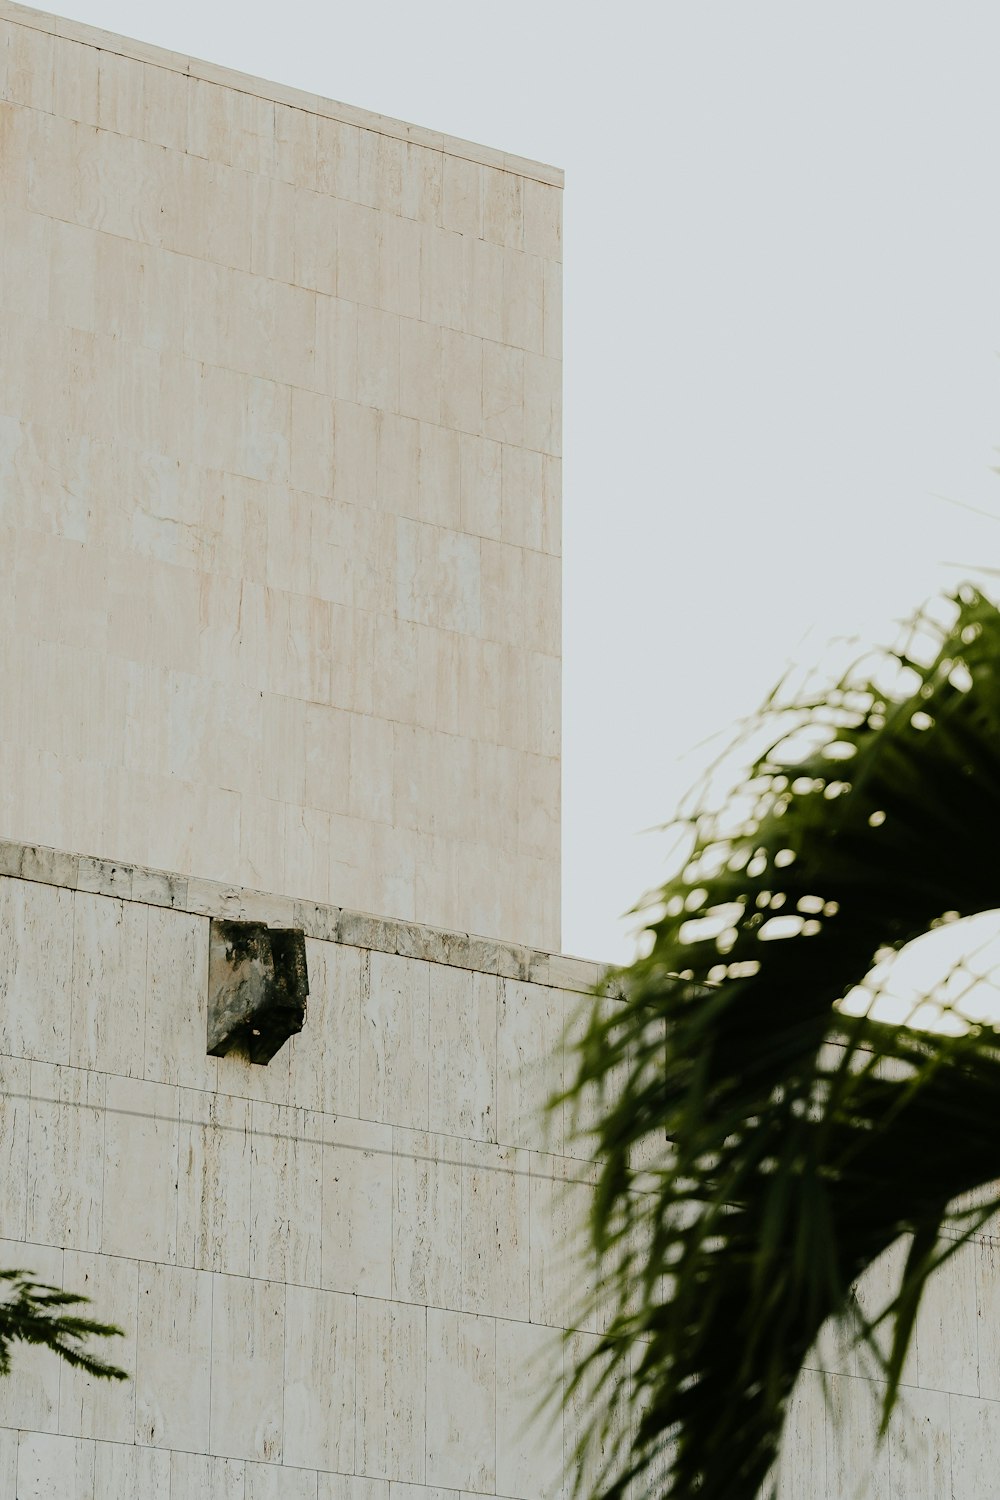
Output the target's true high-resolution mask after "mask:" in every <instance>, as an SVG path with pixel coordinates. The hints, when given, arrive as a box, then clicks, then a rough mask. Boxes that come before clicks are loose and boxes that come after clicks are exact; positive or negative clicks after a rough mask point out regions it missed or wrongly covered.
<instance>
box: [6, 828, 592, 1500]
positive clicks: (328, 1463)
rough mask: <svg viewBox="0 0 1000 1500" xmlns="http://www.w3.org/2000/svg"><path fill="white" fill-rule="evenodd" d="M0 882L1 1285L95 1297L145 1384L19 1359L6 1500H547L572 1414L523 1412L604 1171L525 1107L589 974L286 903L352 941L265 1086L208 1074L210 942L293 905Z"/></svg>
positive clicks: (560, 1479)
mask: <svg viewBox="0 0 1000 1500" xmlns="http://www.w3.org/2000/svg"><path fill="white" fill-rule="evenodd" d="M0 870H7V871H13V872H15V873H13V874H0V1265H2V1266H9V1265H19V1266H27V1267H29V1268H30V1269H32V1270H33V1271H34V1272H35V1273H36V1274H37V1275H38V1276H39V1277H41V1278H44V1279H47V1280H49V1281H50V1282H52V1283H54V1284H56V1285H65V1286H66V1287H67V1288H71V1289H73V1290H75V1291H83V1292H85V1293H87V1294H88V1295H89V1296H91V1297H92V1298H93V1300H94V1305H95V1309H96V1311H97V1312H98V1313H99V1314H100V1315H101V1316H102V1317H105V1318H107V1319H109V1320H113V1321H115V1322H117V1323H118V1324H119V1325H120V1326H121V1327H122V1328H123V1330H124V1331H125V1338H124V1340H122V1341H121V1342H120V1344H119V1345H118V1346H117V1348H116V1350H115V1357H116V1358H117V1359H118V1360H119V1362H120V1363H121V1364H122V1365H123V1366H125V1367H126V1368H127V1369H128V1371H129V1373H130V1375H131V1376H132V1379H130V1380H129V1381H128V1382H127V1383H123V1384H120V1385H105V1384H100V1383H95V1382H94V1381H92V1380H91V1379H89V1378H88V1377H85V1376H81V1375H79V1374H78V1373H75V1372H73V1371H71V1370H70V1369H69V1368H67V1367H63V1366H61V1364H60V1362H59V1361H58V1360H56V1359H55V1358H54V1356H52V1355H49V1354H47V1353H38V1352H37V1351H36V1352H32V1351H30V1350H28V1351H25V1350H23V1349H19V1350H18V1352H17V1356H16V1375H15V1377H14V1378H12V1379H9V1380H3V1381H0V1495H2V1496H3V1497H5V1500H6V1497H11V1500H12V1497H13V1496H15V1495H17V1496H18V1497H20V1500H33V1497H37V1500H42V1497H44V1500H445V1497H446V1494H452V1495H454V1496H456V1497H457V1495H458V1494H459V1493H460V1492H461V1493H464V1494H468V1495H470V1496H472V1495H490V1496H493V1495H500V1496H509V1497H515V1500H557V1497H562V1496H564V1495H566V1487H565V1482H564V1474H565V1467H566V1457H567V1455H568V1453H569V1452H570V1451H571V1449H572V1446H573V1443H574V1441H575V1439H576V1436H577V1434H578V1431H579V1425H578V1424H579V1423H580V1422H583V1421H586V1420H587V1416H588V1414H587V1411H586V1409H585V1407H584V1406H582V1405H580V1406H579V1407H574V1408H573V1409H571V1410H570V1411H567V1412H566V1413H565V1415H564V1414H563V1413H562V1412H561V1411H560V1410H559V1409H558V1408H555V1409H554V1410H552V1411H550V1412H549V1413H548V1415H547V1417H546V1418H545V1420H544V1421H542V1422H541V1423H533V1422H532V1421H531V1417H532V1413H533V1410H534V1407H535V1403H536V1401H537V1399H538V1397H539V1395H540V1393H541V1392H542V1391H543V1390H544V1389H545V1388H547V1387H549V1386H551V1387H555V1388H558V1387H559V1385H560V1383H561V1381H562V1379H563V1378H564V1376H563V1374H562V1362H563V1359H564V1350H563V1346H562V1340H561V1336H560V1330H561V1329H563V1328H565V1327H566V1326H567V1325H568V1324H569V1323H570V1321H571V1319H572V1316H573V1310H574V1308H575V1307H576V1305H577V1301H576V1299H577V1296H578V1294H579V1292H580V1290H581V1286H580V1276H579V1271H578V1270H577V1268H576V1263H575V1261H574V1257H573V1247H574V1243H575V1236H576V1233H577V1230H578V1228H579V1226H580V1224H581V1222H582V1218H583V1215H584V1213H585V1211H586V1207H587V1204H588V1201H589V1195H590V1193H591V1191H592V1188H591V1183H592V1172H593V1169H592V1167H591V1166H590V1165H589V1164H588V1163H587V1162H586V1161H585V1160H584V1159H582V1157H581V1156H576V1155H574V1154H573V1153H574V1151H575V1150H578V1149H579V1147H578V1146H576V1145H574V1143H573V1142H571V1141H569V1140H568V1139H567V1134H566V1130H565V1126H564V1122H563V1121H562V1120H561V1119H560V1118H559V1117H558V1116H557V1117H555V1118H554V1119H553V1120H552V1121H551V1128H550V1129H549V1130H546V1128H545V1126H544V1124H543V1121H542V1118H541V1115H540V1106H541V1104H542V1103H543V1102H544V1100H545V1098H546V1097H547V1095H548V1092H549V1090H550V1089H551V1088H552V1087H553V1086H554V1085H555V1084H557V1083H558V1081H559V1079H560V1076H561V1070H562V1066H563V1063H562V1057H563V1028H564V1025H565V1023H566V1021H567V1019H568V1018H569V1017H570V1016H571V1015H572V1013H573V1011H574V1010H575V1008H576V1007H577V1006H578V1005H579V1004H580V996H579V994H578V993H577V992H576V989H578V988H580V987H584V986H588V985H590V984H591V983H593V982H595V981H596V978H597V971H596V969H595V967H594V966H593V965H587V964H580V963H577V962H574V961H569V960H563V959H560V958H558V957H551V956H549V955H546V954H543V953H539V952H530V951H528V950H524V949H515V948H512V947H510V946H508V945H504V944H496V943H494V944H488V943H475V942H472V943H470V942H469V941H468V940H466V939H463V938H461V937H459V936H453V937H450V938H449V935H448V934H444V933H435V932H433V931H430V930H421V929H418V928H414V927H411V926H407V925H406V924H394V923H391V922H377V921H371V920H370V919H367V918H364V917H359V916H357V915H355V914H352V913H348V912H337V911H332V910H330V909H328V908H323V907H316V906H314V907H312V909H311V911H310V910H309V909H307V908H306V907H304V906H300V907H299V908H298V909H297V911H296V912H295V913H294V915H295V916H297V918H298V919H299V920H300V921H302V922H304V923H305V925H306V930H307V933H309V934H317V933H319V934H326V933H330V934H336V933H343V934H345V935H346V936H352V935H353V937H354V941H342V940H337V939H336V938H334V937H330V936H313V935H309V936H308V937H307V956H308V966H309V977H310V986H311V989H310V996H309V1009H308V1016H307V1020H306V1025H305V1028H304V1030H303V1031H302V1032H301V1034H300V1035H298V1036H296V1037H295V1038H294V1039H293V1040H292V1041H291V1042H290V1043H288V1044H287V1045H286V1046H285V1047H284V1048H283V1049H282V1050H281V1051H280V1052H279V1053H278V1054H277V1056H276V1057H275V1058H274V1059H273V1060H272V1062H271V1063H270V1064H269V1065H268V1066H267V1067H254V1066H252V1065H250V1064H248V1063H245V1062H241V1061H240V1060H238V1059H237V1058H234V1057H227V1058H219V1059H216V1058H211V1057H208V1056H206V1050H205V1047H206V1000H207V955H208V929H209V917H210V915H212V914H214V915H227V916H234V915H239V914H240V913H243V914H250V915H253V916H254V917H256V918H258V919H262V920H272V921H278V922H286V921H287V920H288V918H289V912H288V905H287V902H286V901H285V900H284V898H281V897H273V898H270V897H267V896H261V895H258V894H255V893H252V892H234V891H232V890H231V889H230V888H228V887H225V886H221V885H213V884H212V883H210V882H207V881H191V882H187V881H185V880H184V879H183V878H177V877H172V876H163V875H159V874H157V873H156V872H151V871H148V870H134V869H131V868H128V867H122V866H111V865H101V864H99V863H98V862H96V861H94V860H80V859H79V858H77V857H75V856H56V855H52V854H51V853H50V852H48V851H44V850H43V851H39V850H36V849H29V850H22V849H20V848H18V847H17V846H15V845H12V844H6V845H3V844H0ZM28 875H30V876H31V877H32V878H27V876H28ZM445 945H447V957H448V959H449V961H448V962H443V961H440V960H439V959H431V958H427V957H418V956H413V953H414V951H419V952H423V953H427V954H431V953H437V954H444V953H445V952H446V947H445ZM399 950H409V951H399ZM529 975H534V976H535V977H534V978H530V977H529ZM515 976H520V977H515ZM574 987H575V988H574ZM588 1336H591V1337H592V1336H593V1334H592V1333H591V1334H590V1335H588V1334H587V1333H581V1334H580V1335H578V1338H579V1339H581V1340H582V1339H586V1338H587V1337H588ZM565 1354H566V1357H567V1358H568V1359H569V1360H570V1362H571V1361H572V1349H569V1350H567V1351H565Z"/></svg>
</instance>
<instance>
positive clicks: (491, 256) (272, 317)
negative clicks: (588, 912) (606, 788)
mask: <svg viewBox="0 0 1000 1500" xmlns="http://www.w3.org/2000/svg"><path fill="white" fill-rule="evenodd" d="M561 198H562V192H561V175H560V174H559V173H558V172H555V171H553V169H551V168H548V167H542V166H539V165H537V164H534V163H530V162H524V161H521V160H519V159H514V158H509V157H506V156H504V155H503V153H501V152H497V151H491V150H488V149H485V148H483V147H477V146H473V145H469V144H467V143H464V142H460V141H453V140H450V139H448V138H445V137H443V136H440V135H437V134H435V133H434V132H432V131H429V130H421V129H417V128H415V127H411V126H407V125H402V124H400V123H399V122H396V121H391V120H385V119H383V118H382V117H380V116H376V115H368V114H365V113H364V112H362V111H360V110H356V109H352V108H348V107H346V106H343V105H337V104H333V103H330V102H329V101H326V100H321V99H318V98H316V97H315V96H312V95H307V94H300V93H297V92H295V91H293V90H289V89H285V88H282V87H279V86H276V85H272V84H267V83H262V82H260V81H259V80H256V79H248V78H245V77H243V76H242V75H239V74H235V73H230V72H227V71H225V70H223V69H220V68H216V67H214V66H211V65H208V64H204V63H197V62H194V61H192V60H191V59H189V58H183V57H177V56H175V55H174V54H172V53H168V52H161V51H158V50H157V49H153V48H149V47H146V46H142V45H140V44H137V43H134V42H128V41H124V40H122V39H121V38H118V37H111V36H109V35H107V34H106V33H104V32H99V31H95V30H92V29H90V28H86V27H81V26H78V25H76V24H74V23H69V22H63V21H57V20H55V19H53V18H52V17H49V16H45V15H42V14H41V13H38V12H35V11H30V10H25V9H22V8H20V7H18V6H12V5H6V4H3V5H0V317H2V320H3V328H4V337H3V339H2V340H0V556H2V557H3V558H4V559H5V561H6V571H5V587H4V589H3V590H0V632H2V637H3V640H4V650H3V652H2V653H0V704H2V705H3V714H2V718H0V836H6V837H9V838H14V839H23V840H25V841H29V842H32V843H38V844H48V845H54V846H58V847H61V848H65V849H73V850H78V851H80V852H81V853H86V854H88V855H96V856H101V857H106V858H112V859H119V860H130V861H134V862H137V863H142V864H147V865H153V866H158V867H161V868H167V869H171V870H175V871H178V872H179V873H182V874H190V875H195V876H201V877H205V878H210V879H217V880H225V881H232V882H235V883H239V884H241V885H248V886H254V887H257V888H260V889H265V890H271V891H274V892H278V893H282V894H285V895H288V896H293V897H301V898H305V899H310V900H315V901H320V902H333V903H337V904H341V905H344V906H350V907H353V908H356V909H361V910H367V911H373V912H378V913H382V914H385V915H387V916H391V917H399V918H403V919H412V920H417V921H421V922H426V923H430V924H434V925H436V926H440V927H446V928H450V929H457V930H460V931H472V932H477V933H481V934H484V935H486V936H491V937H502V938H505V939H509V940H512V941H517V942H524V943H529V944H534V945H536V946H538V947H543V948H547V949H550V950H553V949H557V948H558V947H559V936H560V935H559V852H560V820H559V785H560V776H559V753H560V729H559V714H560V511H559V507H560V426H561V411H560V399H561V398H560V386H561V330H560V306H561Z"/></svg>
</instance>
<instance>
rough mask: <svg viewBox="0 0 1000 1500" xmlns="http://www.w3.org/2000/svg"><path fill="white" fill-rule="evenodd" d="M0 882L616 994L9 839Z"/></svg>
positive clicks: (573, 974) (396, 921) (353, 918)
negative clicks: (287, 930) (292, 931)
mask: <svg viewBox="0 0 1000 1500" xmlns="http://www.w3.org/2000/svg"><path fill="white" fill-rule="evenodd" d="M0 877H6V878H7V879H11V880H30V881H33V882H35V883H36V884H39V885H54V886H60V887H62V888H63V889H64V890H71V891H86V892H88V893H89V894H91V895H97V896H113V897H115V898H116V899H117V900H119V901H135V902H138V903H139V904H140V905H143V906H162V907H169V908H170V909H172V910H173V911H183V912H188V913H190V914H191V915H193V916H200V917H215V918H221V919H223V920H228V921H243V922H246V921H249V922H264V923H266V924H267V925H268V926H269V927H297V928H300V929H301V930H302V931H303V932H304V933H305V935H306V937H309V938H316V939H319V940H320V941H324V942H332V943H344V944H346V945H348V946H350V947H355V948H368V949H374V950H375V951H376V952H378V953H396V954H399V955H400V957H403V958H421V959H424V960H425V961H426V962H428V963H439V964H448V965H450V967H451V968H454V969H473V970H475V971H476V972H478V973H481V974H497V975H499V976H500V977H501V978H504V979H519V980H522V981H526V982H528V983H531V984H544V985H549V986H550V987H551V988H553V989H561V990H573V991H575V992H577V993H579V994H589V993H593V992H594V991H595V990H596V989H597V988H598V986H603V985H607V986H608V987H609V992H611V993H613V994H615V995H618V994H619V993H620V987H619V985H618V983H617V981H616V980H615V978H614V970H613V969H612V968H611V967H610V966H609V965H607V964H598V963H594V962H592V961H591V960H590V959H586V958H572V957H570V956H569V955H568V954H564V953H544V952H542V951H541V950H540V949H537V948H532V947H528V946H525V945H523V944H518V943H510V942H504V941H503V940H501V939H499V938H488V937H479V936H477V935H476V934H475V933H468V932H450V931H447V930H445V929H443V928H439V927H430V926H428V925H427V924H426V923H423V922H410V921H405V920H403V919H402V918H399V917H383V916H377V915H374V914H373V913H371V912H359V911H352V910H350V909H349V908H347V907H341V906H331V905H328V904H327V903H325V902H317V901H306V900H299V899H297V898H295V897H293V896H279V895H274V894H268V893H267V892H265V891H255V890H251V889H249V888H247V887H245V886H237V885H229V884H227V883H226V882H225V881H221V880H205V879H202V878H201V877H200V876H194V875H178V874H174V873H172V872H170V871H167V870H154V869H149V868H148V867H147V866H145V865H135V864H130V863H128V862H126V861H123V860H112V859H99V858H96V857H94V856H92V855H88V854H71V853H68V852H66V851H64V850H61V849H50V848H47V847H45V846H42V845H39V844H25V843H23V842H21V841H20V840H17V839H0Z"/></svg>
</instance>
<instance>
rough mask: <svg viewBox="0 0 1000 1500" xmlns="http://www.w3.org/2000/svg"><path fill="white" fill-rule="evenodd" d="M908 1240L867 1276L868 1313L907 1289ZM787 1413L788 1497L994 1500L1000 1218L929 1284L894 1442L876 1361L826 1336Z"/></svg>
mask: <svg viewBox="0 0 1000 1500" xmlns="http://www.w3.org/2000/svg"><path fill="white" fill-rule="evenodd" d="M905 1253H906V1246H905V1245H904V1244H903V1242H899V1243H898V1244H897V1245H895V1246H893V1247H892V1249H891V1250H890V1251H889V1252H888V1253H887V1254H886V1255H885V1256H884V1257H883V1258H882V1260H881V1261H880V1262H878V1263H877V1264H876V1265H875V1266H874V1267H872V1269H871V1270H870V1271H869V1272H868V1273H867V1274H866V1275H865V1277H864V1278H863V1279H862V1281H861V1284H860V1287H859V1301H860V1303H861V1306H862V1308H863V1310H864V1312H865V1314H866V1315H867V1316H868V1317H872V1316H874V1315H876V1314H877V1313H878V1312H880V1311H881V1310H882V1308H883V1307H884V1306H885V1305H886V1303H887V1301H888V1300H889V1298H890V1296H891V1295H892V1294H893V1292H894V1290H895V1287H896V1286H897V1285H898V1280H899V1275H900V1272H901V1270H902V1260H903V1258H904V1257H905ZM809 1366H810V1368H808V1369H807V1370H806V1371H805V1372H804V1373H803V1375H802V1376H801V1377H800V1380H799V1383H798V1385H797V1387H796V1391H795V1393H794V1396H793V1400H792V1405H791V1411H790V1415H789V1430H788V1433H787V1437H786V1441H785V1451H784V1459H783V1464H782V1483H781V1485H780V1486H779V1500H798V1497H800V1496H803V1495H808V1496H809V1497H810V1500H813V1497H815V1500H985V1497H987V1496H991V1495H993V1494H995V1493H996V1492H997V1474H998V1473H1000V1224H995V1223H994V1224H991V1225H990V1226H988V1232H986V1233H983V1234H981V1235H978V1236H977V1237H976V1238H975V1239H974V1240H972V1241H971V1242H970V1243H968V1244H965V1245H963V1246H961V1247H960V1248H959V1249H958V1250H957V1251H956V1252H955V1255H954V1257H953V1258H952V1259H951V1260H950V1261H947V1262H946V1263H945V1264H944V1266H942V1267H941V1269H940V1270H939V1271H938V1272H937V1273H936V1275H935V1276H934V1278H933V1279H932V1280H931V1281H930V1283H929V1284H928V1289H927V1293H926V1295H925V1298H924V1300H923V1302H922V1305H921V1308H920V1311H919V1313H918V1316H917V1323H916V1328H915V1331H914V1336H913V1340H912V1344H911V1351H910V1355H909V1357H908V1363H907V1368H906V1370H905V1372H904V1379H903V1382H902V1386H901V1395H900V1402H899V1406H898V1408H897V1410H896V1412H895V1413H894V1415H893V1419H892V1423H891V1426H890V1429H889V1435H888V1438H887V1440H886V1441H885V1442H884V1443H883V1444H879V1443H878V1441H877V1433H878V1426H879V1420H880V1417H881V1410H880V1402H881V1400H882V1397H883V1391H884V1386H883V1383H882V1382H881V1380H880V1379H878V1374H877V1372H876V1371H874V1370H873V1369H872V1363H871V1361H870V1359H867V1358H865V1357H862V1356H861V1355H859V1353H858V1351H857V1350H854V1349H849V1348H848V1349H845V1348H836V1347H834V1345H833V1342H832V1340H830V1339H829V1338H824V1339H823V1340H822V1344H821V1347H820V1348H819V1349H817V1350H816V1351H814V1354H813V1356H812V1358H811V1359H810V1360H809Z"/></svg>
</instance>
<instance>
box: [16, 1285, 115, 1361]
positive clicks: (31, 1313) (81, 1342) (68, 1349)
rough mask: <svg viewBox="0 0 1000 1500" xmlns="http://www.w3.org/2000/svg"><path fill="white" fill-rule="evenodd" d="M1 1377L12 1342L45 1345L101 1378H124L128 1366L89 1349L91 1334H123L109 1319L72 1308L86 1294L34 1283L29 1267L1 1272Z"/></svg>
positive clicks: (108, 1336) (84, 1302)
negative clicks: (123, 1367)
mask: <svg viewBox="0 0 1000 1500" xmlns="http://www.w3.org/2000/svg"><path fill="white" fill-rule="evenodd" d="M0 1286H2V1288H3V1293H2V1294H0V1375H9V1374H10V1373H11V1368H12V1358H11V1356H12V1351H13V1346H14V1345H15V1344H17V1343H24V1344H41V1345H43V1346H44V1347H45V1348H47V1349H50V1350H51V1351H52V1353H53V1354H58V1355H59V1357H60V1358H61V1359H64V1360H66V1362H67V1364H70V1365H73V1366H74V1367H75V1368H77V1369H80V1370H85V1371H86V1372H87V1374H88V1375H94V1376H96V1377H97V1378H98V1379H102V1380H126V1379H127V1378H128V1377H127V1375H126V1373H125V1371H124V1370H119V1369H117V1368H116V1366H114V1365H112V1364H109V1363H108V1362H107V1361H106V1360H103V1359H101V1358H100V1356H98V1355H96V1354H93V1353H92V1352H91V1351H90V1350H89V1349H88V1347H87V1343H88V1340H90V1339H92V1338H110V1337H114V1336H118V1335H120V1334H121V1329H120V1328H115V1327H114V1326H113V1325H112V1324H110V1323H99V1322H96V1321H95V1320H94V1319H93V1318H86V1317H81V1316H80V1314H79V1313H76V1312H71V1311H70V1309H71V1308H74V1307H81V1306H83V1305H84V1304H86V1303H87V1301H88V1298H86V1297H81V1296H78V1295H77V1294H76V1293H74V1292H66V1291H63V1290H62V1289H61V1288H60V1287H55V1286H48V1285H47V1284H46V1283H45V1282H40V1281H36V1280H35V1279H34V1277H33V1276H32V1275H31V1273H30V1271H0Z"/></svg>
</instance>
